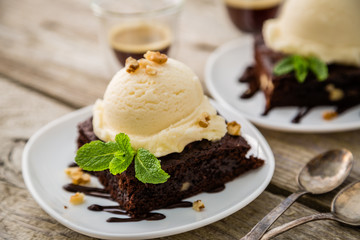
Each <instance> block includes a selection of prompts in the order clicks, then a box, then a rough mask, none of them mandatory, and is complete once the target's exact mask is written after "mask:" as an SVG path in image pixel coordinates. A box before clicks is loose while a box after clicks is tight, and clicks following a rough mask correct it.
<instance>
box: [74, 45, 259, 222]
mask: <svg viewBox="0 0 360 240" xmlns="http://www.w3.org/2000/svg"><path fill="white" fill-rule="evenodd" d="M144 57H145V58H142V59H140V60H135V59H132V58H128V59H127V62H126V66H125V68H123V69H121V70H120V71H119V72H118V73H117V74H116V75H115V76H114V77H113V79H112V80H111V82H110V83H109V85H108V87H107V89H106V91H105V94H104V98H103V99H102V100H97V102H96V103H95V105H94V108H93V116H92V118H90V119H88V120H86V121H84V122H82V123H79V125H78V130H79V136H78V140H77V141H78V147H79V148H80V149H79V150H78V152H77V156H76V159H75V160H76V162H77V164H78V165H79V166H80V167H81V168H83V169H84V170H87V171H95V172H94V174H95V175H96V176H97V177H98V179H99V180H100V182H101V183H102V184H103V185H104V187H105V189H106V190H107V191H108V192H109V193H110V195H111V198H112V199H113V200H115V201H116V202H118V203H119V205H120V207H121V208H122V209H123V210H125V211H126V212H127V214H129V215H130V216H131V217H138V216H144V215H146V214H148V213H149V212H150V211H152V210H154V209H160V208H166V207H168V206H170V205H174V204H177V203H179V202H181V200H182V199H184V198H187V197H190V196H192V195H195V194H197V193H200V192H214V191H219V190H221V189H222V188H223V187H224V184H225V183H226V182H228V181H231V180H233V179H234V178H236V177H238V176H239V175H240V174H242V173H244V172H247V171H249V170H252V169H256V168H259V167H261V166H262V165H263V164H264V161H263V160H262V159H258V158H257V157H255V156H248V154H247V153H248V151H249V150H250V148H251V146H250V145H249V144H248V143H247V141H246V140H245V139H244V138H243V137H242V136H241V134H240V125H239V124H237V123H236V122H230V123H226V122H225V119H224V118H223V117H221V116H219V115H218V114H217V112H216V110H215V109H214V107H213V106H212V105H211V104H210V102H209V99H208V98H207V97H206V96H205V95H204V94H203V90H202V87H201V84H200V81H199V79H198V77H197V76H196V75H195V74H194V73H193V72H192V70H191V69H190V68H189V67H187V66H185V65H184V64H183V63H181V62H179V61H176V60H174V59H171V58H169V59H168V58H167V56H166V55H164V54H160V53H159V52H147V53H146V54H145V55H144ZM117 144H118V145H117ZM100 148H101V149H100ZM99 149H100V150H99ZM94 155H96V156H94ZM104 156H105V158H103V157H104ZM107 157H109V158H107ZM103 162H107V163H106V164H107V165H106V164H105V165H106V166H105V165H103ZM100 165H101V166H100ZM94 169H96V170H94Z"/></svg>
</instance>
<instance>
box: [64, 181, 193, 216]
mask: <svg viewBox="0 0 360 240" xmlns="http://www.w3.org/2000/svg"><path fill="white" fill-rule="evenodd" d="M63 189H64V190H66V191H68V192H82V193H84V194H86V195H89V196H93V197H100V198H106V199H109V200H113V199H112V198H111V197H110V194H109V193H108V192H107V191H106V190H105V189H103V188H94V187H86V186H81V185H75V184H66V185H65V186H63ZM187 207H192V203H191V202H188V201H181V202H178V203H175V204H172V205H169V206H167V207H165V209H173V208H187ZM88 209H89V210H90V211H95V212H100V211H103V212H108V213H112V214H118V215H129V214H128V212H126V211H124V210H123V209H121V207H120V206H119V205H116V206H102V205H98V204H93V205H90V206H89V207H88ZM165 217H166V216H165V215H164V214H161V213H156V212H150V213H147V214H145V215H142V216H136V217H132V216H129V217H128V218H118V217H111V218H108V219H107V220H106V221H107V222H138V221H142V220H146V221H155V220H161V219H164V218H165Z"/></svg>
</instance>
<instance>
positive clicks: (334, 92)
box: [325, 84, 344, 102]
mask: <svg viewBox="0 0 360 240" xmlns="http://www.w3.org/2000/svg"><path fill="white" fill-rule="evenodd" d="M325 90H326V91H328V92H329V100H330V101H333V102H336V101H340V100H341V99H343V98H344V91H343V90H341V89H340V88H336V87H335V85H334V84H328V85H326V87H325Z"/></svg>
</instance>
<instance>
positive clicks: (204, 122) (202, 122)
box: [199, 112, 210, 128]
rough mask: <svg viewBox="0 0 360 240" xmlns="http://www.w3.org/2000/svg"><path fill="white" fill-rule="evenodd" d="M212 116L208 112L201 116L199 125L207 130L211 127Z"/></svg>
mask: <svg viewBox="0 0 360 240" xmlns="http://www.w3.org/2000/svg"><path fill="white" fill-rule="evenodd" d="M209 121H210V115H209V114H208V113H207V112H203V113H202V114H201V116H200V120H199V125H200V127H202V128H207V127H208V126H209V124H210V123H209Z"/></svg>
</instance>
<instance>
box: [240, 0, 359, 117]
mask: <svg viewBox="0 0 360 240" xmlns="http://www.w3.org/2000/svg"><path fill="white" fill-rule="evenodd" d="M359 9H360V1H357V0H347V1H337V0H326V1H324V0H316V1H314V0H302V1H297V0H288V1H286V2H285V3H284V6H283V8H282V10H281V12H280V14H279V16H278V18H276V19H271V20H268V21H266V22H265V24H264V27H263V34H262V35H258V36H256V37H255V41H254V59H255V64H254V65H253V66H250V67H248V68H247V69H246V70H245V73H244V74H243V76H242V77H241V78H240V82H247V83H249V89H248V90H247V91H246V92H245V93H243V95H242V96H241V97H242V98H249V97H251V96H252V95H253V94H255V92H257V91H258V90H261V91H262V92H263V93H264V96H265V99H266V105H265V110H264V114H265V115H266V114H267V113H268V112H269V111H270V110H271V109H273V108H275V107H283V106H298V107H300V110H299V113H298V115H297V116H295V117H294V119H293V122H299V121H300V119H301V117H303V116H304V115H305V114H306V113H307V112H308V111H309V110H310V109H311V108H313V107H316V106H335V111H333V112H327V113H326V114H324V118H325V119H331V118H332V117H335V116H336V115H337V114H339V113H342V112H344V111H345V110H347V109H349V108H351V107H353V106H355V105H358V104H359V103H360V31H359V28H358V26H359V25H360V15H359V14H358V11H359Z"/></svg>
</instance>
